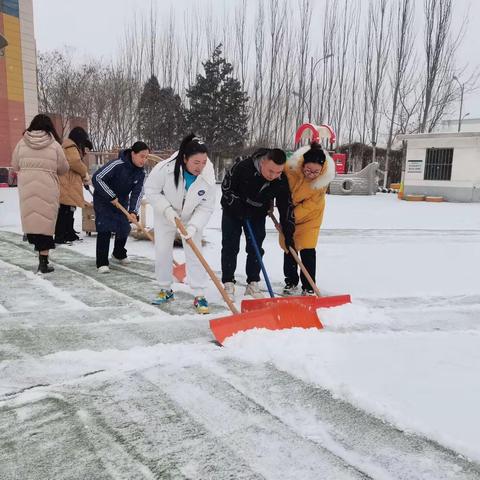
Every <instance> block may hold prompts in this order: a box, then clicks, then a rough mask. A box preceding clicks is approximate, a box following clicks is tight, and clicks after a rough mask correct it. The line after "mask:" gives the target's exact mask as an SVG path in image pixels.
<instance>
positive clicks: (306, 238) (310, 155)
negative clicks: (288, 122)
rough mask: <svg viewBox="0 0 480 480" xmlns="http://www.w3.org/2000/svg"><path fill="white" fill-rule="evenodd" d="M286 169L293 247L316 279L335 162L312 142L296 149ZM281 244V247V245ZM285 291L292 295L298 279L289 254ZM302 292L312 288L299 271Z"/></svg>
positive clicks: (309, 293) (295, 265)
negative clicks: (317, 259)
mask: <svg viewBox="0 0 480 480" xmlns="http://www.w3.org/2000/svg"><path fill="white" fill-rule="evenodd" d="M285 173H286V175H287V179H288V185H289V187H290V192H291V195H292V202H293V206H294V213H295V235H294V243H295V248H296V250H298V252H299V253H300V257H301V259H302V263H303V264H304V265H305V268H306V269H307V271H308V273H309V274H310V276H311V277H312V278H313V280H314V281H315V270H316V251H315V248H316V246H317V241H318V235H319V233H320V226H321V224H322V220H323V211H324V209H325V194H326V191H327V187H328V184H329V183H330V182H331V181H332V180H333V178H334V177H335V162H334V161H333V160H332V158H331V157H330V155H328V153H327V154H326V153H325V151H324V150H323V148H322V146H321V145H319V144H318V143H312V144H311V145H308V146H305V147H302V148H300V149H299V150H297V151H296V152H295V153H294V154H293V155H292V156H291V157H290V158H289V160H288V161H287V168H286V169H285ZM282 247H284V246H283V245H282ZM283 273H284V274H285V287H284V289H283V292H284V293H285V294H286V295H295V294H296V293H297V288H298V287H297V285H298V281H299V276H298V266H297V263H296V262H295V260H294V258H293V257H292V255H291V254H287V253H285V255H284V262H283ZM300 280H301V282H302V294H303V295H313V294H314V292H313V289H312V287H311V286H310V284H309V283H308V281H307V279H306V278H305V276H304V275H303V273H301V275H300Z"/></svg>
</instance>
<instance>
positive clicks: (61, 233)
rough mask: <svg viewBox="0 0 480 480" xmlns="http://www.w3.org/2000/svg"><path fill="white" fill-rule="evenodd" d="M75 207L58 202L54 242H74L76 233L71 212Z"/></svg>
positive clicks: (73, 211)
mask: <svg viewBox="0 0 480 480" xmlns="http://www.w3.org/2000/svg"><path fill="white" fill-rule="evenodd" d="M75 210H76V207H72V206H70V205H62V204H60V208H59V209H58V216H57V223H56V224H55V243H65V242H74V241H75V240H78V238H79V237H78V235H77V234H76V232H75V230H74V228H73V221H74V218H73V214H74V213H75Z"/></svg>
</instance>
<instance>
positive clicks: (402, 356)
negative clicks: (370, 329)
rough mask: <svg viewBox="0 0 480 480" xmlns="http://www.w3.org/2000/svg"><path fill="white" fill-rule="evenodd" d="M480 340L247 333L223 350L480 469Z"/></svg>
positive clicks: (437, 335) (476, 336) (466, 335)
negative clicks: (479, 411)
mask: <svg viewBox="0 0 480 480" xmlns="http://www.w3.org/2000/svg"><path fill="white" fill-rule="evenodd" d="M479 344H480V332H478V331H472V332H427V333H424V332H422V333H413V332H412V333H410V332H395V333H370V334H369V333H351V334H348V335H345V334H343V333H334V332H328V330H327V329H325V330H323V331H319V330H302V329H292V330H288V331H276V332H273V331H267V330H258V329H257V330H250V331H248V332H242V333H240V334H237V335H235V336H234V337H231V338H230V339H228V340H227V341H226V342H225V344H224V345H225V347H226V349H228V351H229V353H231V354H232V355H236V356H238V358H241V359H242V360H246V361H250V362H254V363H258V362H272V363H273V364H274V365H275V366H276V367H277V368H278V369H280V370H283V371H285V372H288V373H290V374H291V375H294V376H296V377H298V378H300V379H302V380H303V381H306V382H311V383H313V384H315V385H320V386H322V387H324V388H327V389H329V390H330V391H331V392H332V393H333V394H334V395H337V396H338V397H339V398H341V399H343V400H345V401H347V402H349V403H351V404H353V405H355V406H356V407H358V408H360V409H362V410H365V411H367V412H370V413H372V414H373V415H375V416H377V417H379V418H382V419H384V420H386V421H388V422H390V423H392V424H394V425H396V426H398V428H400V429H402V430H406V431H412V432H416V433H418V434H420V435H425V436H427V437H428V438H431V439H433V440H436V441H438V442H439V443H441V444H443V445H445V446H447V447H449V448H452V449H453V450H455V451H457V452H459V453H462V454H464V455H466V456H468V457H470V458H472V459H474V460H476V461H480V437H479V435H478V432H479V431H480V417H478V416H474V417H472V415H471V412H473V411H475V410H476V408H477V407H476V405H480V379H479V376H478V372H479V371H480V349H479V348H478V346H479Z"/></svg>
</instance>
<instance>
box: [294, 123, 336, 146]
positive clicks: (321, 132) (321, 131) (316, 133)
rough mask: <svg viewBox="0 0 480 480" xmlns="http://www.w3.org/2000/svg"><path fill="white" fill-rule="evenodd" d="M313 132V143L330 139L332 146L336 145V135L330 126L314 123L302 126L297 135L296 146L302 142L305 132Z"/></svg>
mask: <svg viewBox="0 0 480 480" xmlns="http://www.w3.org/2000/svg"><path fill="white" fill-rule="evenodd" d="M308 131H310V132H311V135H312V139H311V141H312V142H319V141H320V140H321V139H322V138H325V137H327V138H328V139H329V142H330V144H333V143H335V140H336V135H335V131H334V130H333V128H332V127H331V126H330V125H327V124H325V123H324V124H322V125H313V124H312V123H304V124H303V125H300V127H299V128H298V130H297V132H296V133H295V144H297V143H300V140H301V139H302V137H303V134H304V133H305V132H308Z"/></svg>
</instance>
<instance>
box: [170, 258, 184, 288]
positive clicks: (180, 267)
mask: <svg viewBox="0 0 480 480" xmlns="http://www.w3.org/2000/svg"><path fill="white" fill-rule="evenodd" d="M172 271H173V276H174V277H175V279H176V280H177V281H178V283H183V282H184V280H185V277H186V276H187V271H186V268H185V264H184V263H177V262H176V261H175V260H174V261H173V270H172Z"/></svg>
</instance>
